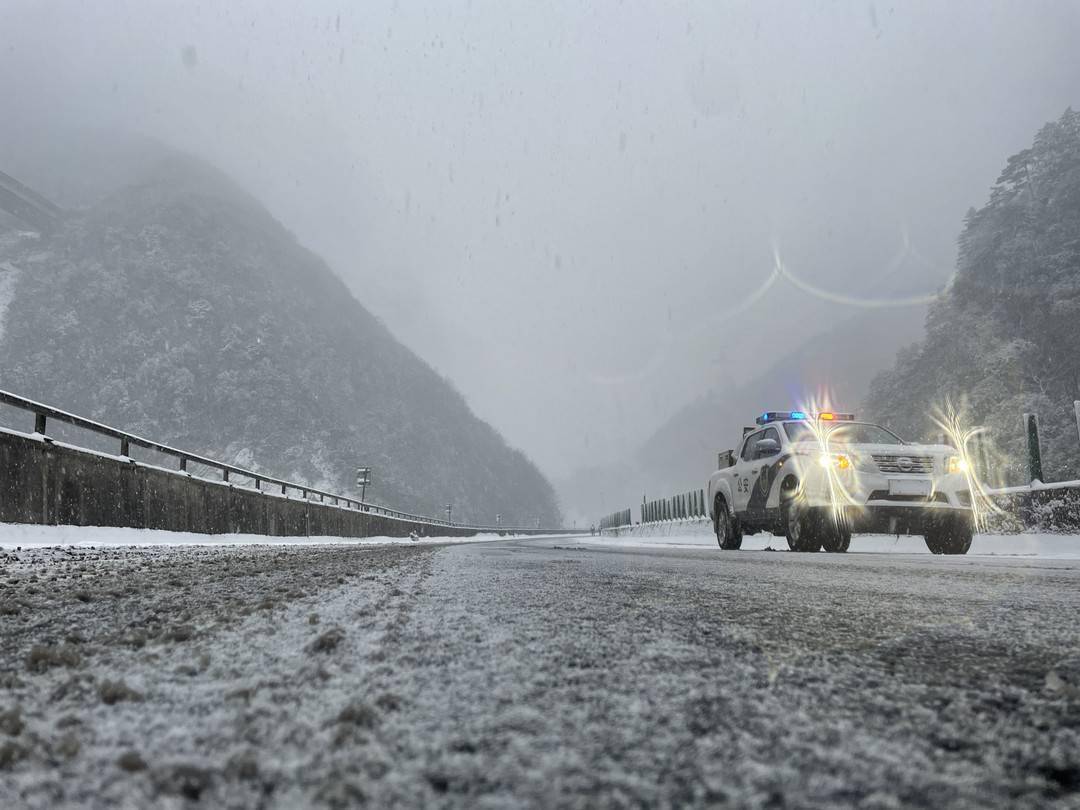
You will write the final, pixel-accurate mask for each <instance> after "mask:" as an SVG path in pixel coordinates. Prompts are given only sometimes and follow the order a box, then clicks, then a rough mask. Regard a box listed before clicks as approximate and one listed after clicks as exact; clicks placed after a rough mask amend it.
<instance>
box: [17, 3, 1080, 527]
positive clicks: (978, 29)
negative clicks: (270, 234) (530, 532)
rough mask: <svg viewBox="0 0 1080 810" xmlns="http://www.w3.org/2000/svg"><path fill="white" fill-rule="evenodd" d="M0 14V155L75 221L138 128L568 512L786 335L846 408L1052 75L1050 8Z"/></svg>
mask: <svg viewBox="0 0 1080 810" xmlns="http://www.w3.org/2000/svg"><path fill="white" fill-rule="evenodd" d="M0 23H2V29H3V31H4V32H5V34H6V36H5V38H4V40H5V42H4V46H3V47H2V48H0V74H2V75H3V76H5V77H7V78H8V81H7V82H5V84H4V89H3V90H2V91H0V92H2V94H3V98H2V101H3V105H4V106H3V108H4V110H5V125H4V131H3V134H2V139H0V157H2V161H0V168H2V169H3V170H5V171H8V172H9V173H11V174H13V175H15V176H17V177H19V178H20V179H22V180H24V181H25V182H27V183H29V184H30V185H32V186H33V187H35V188H37V189H38V190H40V191H42V192H43V193H45V194H47V195H49V196H51V197H52V198H54V199H55V200H56V201H57V202H58V203H60V204H62V205H70V206H73V207H80V206H86V205H90V204H92V203H94V202H95V201H96V200H97V199H98V198H99V197H100V196H101V195H103V194H105V193H108V192H110V191H112V190H115V187H116V186H117V185H122V184H123V183H126V182H131V181H132V179H133V178H134V177H136V176H137V174H138V171H139V160H140V159H139V155H140V150H144V151H145V152H146V154H148V155H149V154H151V153H153V151H154V147H151V146H149V144H148V142H146V141H142V142H139V141H137V139H140V138H148V139H151V141H150V142H151V143H152V142H158V143H160V144H163V145H165V146H167V147H168V148H169V149H178V150H181V151H183V152H186V153H189V154H191V155H194V156H196V157H198V158H200V159H202V160H204V161H206V162H208V163H209V164H211V165H213V166H216V167H217V168H218V169H220V170H221V171H222V172H224V173H225V174H226V175H227V176H228V177H230V178H232V179H233V180H234V181H235V182H236V183H238V184H239V185H240V186H241V187H243V188H244V189H246V190H247V191H248V192H250V194H251V195H252V196H253V197H254V198H256V199H257V200H258V201H259V202H260V203H261V204H263V205H265V206H266V208H267V209H268V210H269V212H270V213H271V214H272V215H273V216H274V217H276V218H277V219H278V220H280V222H281V223H282V224H283V225H284V226H285V227H286V228H288V229H289V230H290V231H292V232H293V233H294V234H295V235H296V237H297V239H298V240H299V242H300V243H301V244H303V245H304V246H306V247H307V248H310V249H311V250H312V251H314V252H315V253H316V254H318V255H319V256H321V257H322V258H324V259H325V260H326V262H327V263H328V265H329V266H330V268H331V270H332V271H333V272H334V273H336V274H337V275H338V276H339V277H340V278H341V279H342V280H343V281H344V282H345V284H346V285H347V287H348V288H349V289H350V290H351V291H352V293H353V295H354V296H355V297H356V298H357V300H358V301H359V302H360V304H361V305H362V306H363V307H365V308H366V309H367V310H368V311H370V312H371V313H372V314H373V315H375V316H376V317H377V318H379V319H380V320H381V321H382V322H383V323H385V325H386V326H387V327H388V328H389V330H390V331H391V332H392V333H393V335H394V336H395V337H396V338H397V339H398V340H400V341H401V342H402V343H404V344H405V345H406V346H408V347H409V348H410V349H412V350H413V351H415V352H416V353H417V354H418V355H419V356H420V357H421V358H422V359H423V360H424V361H426V362H427V363H429V364H431V366H432V367H433V368H434V369H435V370H436V371H437V372H438V373H439V374H441V375H443V376H445V377H446V378H447V379H448V380H449V381H450V382H451V383H452V384H453V385H454V387H456V388H457V389H458V390H459V391H460V392H461V393H462V395H463V396H464V397H465V399H466V400H467V402H468V405H469V407H471V408H472V409H473V410H474V411H475V413H476V414H477V415H478V416H479V417H480V418H482V419H484V420H485V421H487V422H489V423H490V424H491V425H492V426H493V427H495V428H496V429H497V430H498V431H499V432H500V433H501V434H502V436H503V437H505V439H506V441H507V442H508V443H509V444H510V445H511V446H513V447H516V448H520V449H521V450H522V451H524V453H525V454H526V455H527V456H528V457H529V458H531V459H532V460H533V461H535V462H536V463H537V464H538V466H539V468H540V470H541V471H542V472H543V473H544V474H545V475H546V476H547V477H548V478H549V479H551V480H552V481H554V482H555V483H556V485H557V489H558V490H559V495H560V498H561V500H562V502H563V508H564V512H565V514H566V515H567V517H572V518H573V519H576V520H579V521H587V520H590V519H594V518H595V511H594V510H595V508H596V504H597V503H598V502H600V501H603V502H608V501H610V500H614V503H613V504H612V505H613V507H614V506H617V505H618V504H619V502H621V501H622V500H625V499H626V498H628V497H630V494H631V493H630V492H626V491H622V490H620V491H618V493H615V492H610V493H608V492H604V493H603V497H601V495H600V494H598V493H597V492H596V491H595V490H592V491H589V490H590V487H591V486H592V485H591V484H590V483H588V482H589V480H590V479H595V477H596V476H593V475H590V474H589V473H587V472H586V473H583V472H582V471H583V470H586V471H587V470H590V469H597V468H604V469H612V468H613V467H619V466H620V465H626V464H628V463H633V464H635V465H637V464H642V463H643V464H644V466H645V467H646V468H648V467H650V466H654V465H651V464H650V463H647V462H640V461H638V462H632V460H633V459H635V458H636V457H637V456H638V454H639V452H640V451H641V450H642V448H643V447H645V446H646V445H647V444H648V443H649V442H650V439H652V446H654V447H655V446H656V442H657V441H658V438H654V434H657V431H662V434H663V432H666V433H667V434H671V429H670V427H665V426H670V424H671V422H670V420H672V419H673V418H676V423H675V424H676V425H677V424H678V421H677V419H678V415H679V414H680V413H683V412H684V409H686V408H692V407H694V405H695V403H701V402H703V401H705V402H708V401H710V400H709V397H717V396H723V395H727V393H729V392H731V391H733V390H735V389H741V388H743V387H745V386H748V385H752V384H753V383H754V381H755V380H757V379H759V378H761V377H762V376H763V375H766V373H767V372H769V370H770V369H773V368H774V367H783V362H784V361H785V358H789V357H791V356H793V355H795V354H796V353H797V352H798V351H799V350H800V348H801V347H802V345H803V344H804V343H807V342H808V341H811V339H813V338H815V337H816V336H825V335H829V334H832V335H835V339H833V340H831V342H828V344H827V345H828V349H827V350H826V349H823V350H822V351H824V352H825V353H826V354H828V355H830V356H831V355H833V354H835V353H837V352H840V353H843V352H845V351H847V349H848V347H852V348H853V350H855V351H857V352H858V353H860V357H864V358H865V359H862V360H858V361H855V360H852V361H851V362H858V363H861V364H862V366H863V367H865V368H864V369H863V370H862V371H860V372H859V374H857V375H854V376H852V377H850V378H849V377H848V376H845V377H844V378H843V379H827V378H823V379H817V380H815V379H806V378H805V376H801V377H800V378H798V379H794V378H792V379H776V380H774V384H775V385H774V387H775V393H776V394H780V393H783V392H785V391H787V392H789V394H790V398H791V399H792V400H795V398H797V397H803V396H805V395H806V394H807V393H816V392H817V391H819V390H828V389H835V390H838V391H840V392H842V395H843V399H844V401H843V402H841V403H838V404H840V405H843V406H847V407H851V408H855V407H857V406H858V405H859V404H860V402H861V399H862V397H863V396H864V395H865V385H866V383H868V381H869V378H870V377H871V376H872V374H873V373H876V372H877V371H881V370H884V369H885V368H887V367H888V366H889V365H891V362H892V358H893V356H894V355H895V351H896V350H897V349H898V348H899V347H901V346H902V345H905V344H907V343H910V342H912V341H913V340H916V339H918V338H919V337H921V335H922V325H923V318H924V316H925V301H926V300H928V296H932V295H933V294H934V293H936V292H938V291H939V290H941V289H942V288H943V287H944V286H945V285H946V284H947V283H948V281H949V279H950V277H951V275H952V273H953V271H954V269H955V267H956V258H957V257H956V240H957V237H958V235H959V233H960V229H961V227H962V225H963V218H964V215H965V212H966V211H967V210H968V209H969V208H971V207H978V206H980V205H982V204H983V203H984V202H985V201H986V197H987V193H988V189H989V186H990V185H991V184H992V182H993V180H994V178H996V177H997V175H998V173H999V172H1000V170H1001V167H1002V165H1003V161H1004V159H1005V158H1006V157H1007V156H1008V155H1011V154H1013V153H1015V152H1017V151H1018V150H1020V149H1022V148H1024V147H1025V146H1026V145H1028V144H1029V143H1030V141H1031V137H1032V133H1034V132H1035V131H1036V130H1037V129H1038V128H1039V127H1040V126H1041V125H1042V124H1043V123H1045V122H1047V121H1050V120H1054V119H1056V118H1058V117H1059V116H1060V115H1061V113H1062V112H1063V111H1064V110H1065V109H1066V108H1067V107H1068V106H1069V105H1070V104H1073V105H1075V104H1076V102H1077V95H1076V93H1077V87H1078V80H1080V60H1077V58H1076V53H1075V43H1076V42H1077V38H1078V36H1080V9H1078V8H1077V6H1076V5H1075V4H1071V3H1053V2H1039V3H1025V4H1019V3H984V2H955V3H949V4H947V5H945V6H942V5H941V4H939V3H930V2H927V3H903V4H884V3H873V2H871V3H863V4H848V5H837V4H831V3H805V4H784V5H782V6H780V5H769V6H763V5H761V4H757V3H724V4H716V3H704V2H702V3H694V2H689V3H679V4H676V5H672V6H667V5H656V6H645V5H643V4H627V3H622V2H599V3H593V2H588V3H585V2H581V3H575V2H559V3H555V4H544V5H541V6H529V5H527V4H511V5H505V4H498V3H478V2H471V3H443V2H432V3H409V4H398V3H379V2H372V3H364V4H360V5H350V4H342V3H333V2H325V0H317V1H316V2H311V3H305V4H302V5H297V6H295V7H291V8H290V7H288V6H285V5H275V6H271V7H267V6H266V4H263V3H253V2H237V3H229V4H227V6H217V5H214V4H207V5H203V6H200V7H198V8H197V9H195V10H192V9H190V8H188V7H187V6H186V5H185V4H181V3H169V2H150V3H114V4H104V5H97V6H89V5H84V4H76V3H70V2H22V1H21V0H7V2H5V3H4V4H3V7H2V9H0ZM960 45H963V47H962V48H961V47H958V46H960ZM133 139H134V140H133ZM132 143H141V144H142V146H139V147H134V146H131V144H132ZM105 154H107V155H108V156H109V157H108V158H107V159H106V158H103V157H102V155H105ZM146 162H148V163H149V162H152V161H151V160H150V158H149V157H147V159H146ZM778 258H779V260H780V261H781V262H782V263H783V266H784V268H785V269H786V271H788V272H790V274H791V275H792V276H793V277H794V280H793V279H790V278H788V277H779V278H775V277H772V276H771V274H774V270H775V268H776V265H777V260H778ZM770 278H772V283H771V284H770V285H769V286H767V287H765V288H764V292H762V289H763V285H766V284H767V283H769V280H770ZM797 282H801V284H802V286H801V287H800V286H799V285H798V283H797ZM808 288H813V289H812V290H810V289H808ZM891 304H896V306H891ZM871 305H873V307H872V308H873V309H874V313H871V314H870V315H868V314H867V309H868V308H871ZM870 323H872V324H874V328H873V329H872V330H871V329H870V326H869V325H868V324H870ZM845 324H848V325H849V326H846V327H845V326H844V325H845ZM883 324H888V325H889V328H887V329H886V328H885V327H884V326H883ZM838 330H839V331H838ZM871 355H872V356H871ZM819 356H820V355H819ZM838 368H839V367H838ZM827 371H828V369H825V371H823V373H825V372H827ZM836 373H837V374H840V372H839V371H837V372H836ZM811 386H812V387H813V389H814V390H813V391H810V392H808V391H807V390H806V389H807V388H809V387H811ZM793 404H796V403H795V402H793V401H777V402H773V401H770V402H758V403H757V404H754V405H753V411H751V412H749V413H746V414H724V417H723V418H720V417H719V416H718V418H717V422H716V425H715V433H716V435H715V436H705V437H702V436H701V435H700V434H701V431H703V430H706V429H707V428H708V427H709V426H708V424H707V422H702V421H698V422H694V423H693V428H692V430H693V432H694V437H695V438H694V441H696V442H700V443H701V445H702V447H703V448H704V447H706V446H711V447H712V449H711V450H709V451H708V454H706V453H705V452H704V450H701V451H697V452H700V470H699V471H698V472H697V473H696V477H695V474H693V470H694V469H696V467H693V468H691V465H696V464H697V463H698V462H697V461H694V462H691V463H688V464H687V465H685V466H683V467H681V468H679V469H678V470H673V471H671V472H670V474H669V473H668V472H667V471H661V472H658V471H657V469H653V472H654V473H655V476H654V477H655V478H658V479H661V480H658V481H654V482H653V483H654V484H655V485H656V486H665V485H670V486H671V487H679V486H694V485H700V481H701V480H703V478H704V477H705V476H706V475H707V474H708V473H709V471H710V470H711V469H712V467H711V466H710V465H711V464H712V463H713V459H714V456H713V455H712V453H713V451H714V450H717V449H721V448H723V447H727V446H730V444H731V443H732V441H733V440H734V437H733V436H731V435H729V433H730V424H732V423H736V422H739V421H740V420H745V419H748V418H750V417H751V416H752V413H753V412H756V411H757V410H759V409H761V408H765V407H790V406H792V405H793ZM743 405H745V406H746V407H747V408H749V407H750V406H751V403H750V402H740V407H743ZM688 424H690V423H688ZM677 432H678V431H676V433H677ZM688 433H689V429H688V430H687V434H688ZM681 440H683V441H685V440H687V436H685V435H684V436H683V437H682V439H681ZM671 441H674V442H677V441H680V439H679V437H678V436H675V437H674V438H672V439H671ZM646 457H647V454H646ZM695 458H697V457H695ZM646 471H648V470H646ZM674 478H678V479H679V480H670V479H674ZM636 480H641V479H640V477H637V479H636ZM629 488H630V485H629V484H628V485H627V489H629ZM638 488H639V485H638V484H637V483H634V484H633V490H635V491H636V490H637V489H638ZM634 497H636V498H640V493H639V494H638V495H635V496H634Z"/></svg>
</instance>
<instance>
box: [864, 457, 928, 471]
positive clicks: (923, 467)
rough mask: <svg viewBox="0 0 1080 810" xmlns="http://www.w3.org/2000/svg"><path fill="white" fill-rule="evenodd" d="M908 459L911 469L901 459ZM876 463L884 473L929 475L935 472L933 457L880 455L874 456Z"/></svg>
mask: <svg viewBox="0 0 1080 810" xmlns="http://www.w3.org/2000/svg"><path fill="white" fill-rule="evenodd" d="M904 458H906V459H908V460H909V461H910V462H911V466H910V467H909V466H908V465H907V464H902V463H901V461H900V459H904ZM874 463H875V464H877V466H878V469H879V470H881V471H882V472H883V473H890V474H892V473H900V474H901V475H908V474H911V475H928V474H930V473H932V472H933V471H934V458H933V456H903V455H878V454H877V453H875V454H874Z"/></svg>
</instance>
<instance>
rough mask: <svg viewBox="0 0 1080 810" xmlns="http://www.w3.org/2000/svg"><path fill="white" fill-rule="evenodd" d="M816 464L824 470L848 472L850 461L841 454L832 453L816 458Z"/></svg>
mask: <svg viewBox="0 0 1080 810" xmlns="http://www.w3.org/2000/svg"><path fill="white" fill-rule="evenodd" d="M818 464H820V465H821V466H822V467H824V468H825V469H828V468H829V467H835V468H836V469H838V470H850V469H851V459H849V458H848V457H847V456H845V455H843V454H842V453H834V454H832V455H822V456H819V457H818Z"/></svg>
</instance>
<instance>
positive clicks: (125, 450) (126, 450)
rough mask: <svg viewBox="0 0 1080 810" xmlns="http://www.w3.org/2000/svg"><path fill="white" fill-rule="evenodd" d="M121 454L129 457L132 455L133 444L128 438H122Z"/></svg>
mask: <svg viewBox="0 0 1080 810" xmlns="http://www.w3.org/2000/svg"><path fill="white" fill-rule="evenodd" d="M120 455H122V456H123V457H124V458H127V457H128V456H130V455H131V444H130V442H128V440H127V439H121V440H120Z"/></svg>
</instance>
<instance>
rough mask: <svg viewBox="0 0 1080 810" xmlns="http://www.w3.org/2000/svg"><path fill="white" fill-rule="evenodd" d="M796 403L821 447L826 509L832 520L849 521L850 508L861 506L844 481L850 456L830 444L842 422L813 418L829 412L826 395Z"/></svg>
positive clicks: (848, 470)
mask: <svg viewBox="0 0 1080 810" xmlns="http://www.w3.org/2000/svg"><path fill="white" fill-rule="evenodd" d="M799 405H800V407H799V410H800V411H802V412H803V413H806V414H809V415H810V418H809V419H807V420H806V421H805V422H804V424H805V425H806V427H807V428H808V429H809V431H810V433H811V435H812V436H813V437H814V439H816V440H817V443H818V446H819V447H820V448H821V456H820V457H819V458H818V463H819V464H821V466H822V467H823V468H824V471H825V480H826V483H827V485H828V487H827V488H828V496H829V505H830V509H829V511H830V512H831V514H832V519H833V520H834V521H835V522H836V523H837V525H840V524H842V523H844V522H847V521H849V520H850V518H851V514H852V512H853V511H854V510H857V509H861V508H862V507H861V504H860V503H859V502H858V501H857V500H856V499H855V497H854V496H853V495H852V494H851V492H850V491H849V489H848V482H850V481H851V480H852V477H851V475H850V472H851V470H852V468H853V467H854V459H852V458H851V456H850V455H849V454H848V453H846V452H837V451H835V450H834V449H833V448H832V447H830V439H831V437H832V434H833V432H834V431H836V430H838V429H840V428H842V427H843V426H844V424H845V423H844V422H836V421H829V420H823V419H820V418H815V414H817V415H820V414H822V413H830V414H831V413H833V411H832V409H831V407H829V405H828V397H823V398H822V399H821V400H818V399H817V398H811V399H810V400H809V401H808V402H801V403H799Z"/></svg>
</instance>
